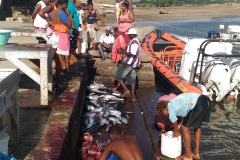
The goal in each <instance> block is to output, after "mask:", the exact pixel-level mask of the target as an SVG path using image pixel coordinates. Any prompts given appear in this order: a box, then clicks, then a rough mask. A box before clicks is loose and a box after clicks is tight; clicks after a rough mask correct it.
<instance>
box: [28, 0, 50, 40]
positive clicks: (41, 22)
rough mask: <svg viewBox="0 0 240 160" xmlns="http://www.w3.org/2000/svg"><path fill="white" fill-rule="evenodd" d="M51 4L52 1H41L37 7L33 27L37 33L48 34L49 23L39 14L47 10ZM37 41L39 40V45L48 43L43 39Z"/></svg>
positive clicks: (33, 15) (34, 12) (33, 17)
mask: <svg viewBox="0 0 240 160" xmlns="http://www.w3.org/2000/svg"><path fill="white" fill-rule="evenodd" d="M49 2H50V0H41V1H39V2H38V3H37V4H36V6H35V9H34V11H33V14H32V20H33V27H34V29H35V32H40V33H41V32H42V33H45V32H46V29H47V27H48V23H47V21H46V20H45V19H43V18H42V17H41V16H39V14H38V12H39V11H40V10H42V9H43V8H45V7H46V6H47V5H48V4H49ZM37 40H39V43H46V41H45V40H44V39H43V38H42V37H37Z"/></svg>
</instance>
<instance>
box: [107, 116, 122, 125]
mask: <svg viewBox="0 0 240 160" xmlns="http://www.w3.org/2000/svg"><path fill="white" fill-rule="evenodd" d="M108 119H109V121H111V122H115V123H118V124H122V123H121V121H120V120H119V119H118V118H116V117H108Z"/></svg>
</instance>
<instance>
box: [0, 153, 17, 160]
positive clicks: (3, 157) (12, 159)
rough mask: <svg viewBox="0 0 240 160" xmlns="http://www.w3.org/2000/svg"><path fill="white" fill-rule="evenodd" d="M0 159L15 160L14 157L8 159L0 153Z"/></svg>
mask: <svg viewBox="0 0 240 160" xmlns="http://www.w3.org/2000/svg"><path fill="white" fill-rule="evenodd" d="M0 159H1V160H17V159H16V158H14V157H9V156H7V155H6V154H4V153H0Z"/></svg>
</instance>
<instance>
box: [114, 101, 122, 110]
mask: <svg viewBox="0 0 240 160" xmlns="http://www.w3.org/2000/svg"><path fill="white" fill-rule="evenodd" d="M123 105H124V103H123V102H121V101H118V102H117V103H116V104H114V105H113V108H114V109H116V110H119V109H120V108H122V107H123Z"/></svg>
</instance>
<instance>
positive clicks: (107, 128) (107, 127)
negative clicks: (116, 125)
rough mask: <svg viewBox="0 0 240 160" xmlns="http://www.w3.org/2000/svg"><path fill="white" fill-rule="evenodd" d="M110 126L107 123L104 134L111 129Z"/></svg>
mask: <svg viewBox="0 0 240 160" xmlns="http://www.w3.org/2000/svg"><path fill="white" fill-rule="evenodd" d="M111 125H112V124H111V123H109V124H108V125H107V126H106V129H105V131H106V132H108V130H109V128H110V127H111Z"/></svg>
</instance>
